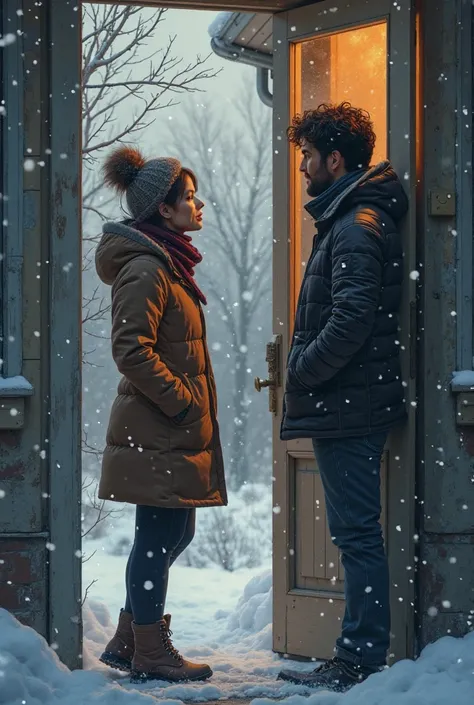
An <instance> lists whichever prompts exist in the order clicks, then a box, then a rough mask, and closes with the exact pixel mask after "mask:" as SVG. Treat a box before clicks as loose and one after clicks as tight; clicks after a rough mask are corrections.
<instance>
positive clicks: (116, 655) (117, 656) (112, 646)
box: [99, 610, 135, 671]
mask: <svg viewBox="0 0 474 705" xmlns="http://www.w3.org/2000/svg"><path fill="white" fill-rule="evenodd" d="M132 620H133V617H132V615H131V614H130V613H129V612H125V611H124V610H121V611H120V615H119V620H118V624H117V629H116V631H115V634H114V636H113V637H112V639H111V640H110V641H109V643H108V644H107V646H106V647H105V649H104V653H103V654H102V656H101V657H100V659H99V660H100V661H102V663H105V665H106V666H110V667H111V668H117V669H118V670H119V671H130V669H131V668H132V657H133V653H134V651H135V638H134V636H133V629H132Z"/></svg>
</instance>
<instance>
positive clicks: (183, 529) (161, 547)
mask: <svg viewBox="0 0 474 705" xmlns="http://www.w3.org/2000/svg"><path fill="white" fill-rule="evenodd" d="M195 527H196V510H195V509H164V508H162V507H147V506H143V505H137V511H136V522H135V540H134V543H133V547H132V550H131V552H130V557H129V559H128V563H127V569H126V571H125V582H126V585H127V599H126V601H125V611H126V612H129V613H131V614H132V615H133V619H134V621H135V623H136V624H153V623H154V622H158V621H159V620H160V619H162V618H163V613H164V609H165V600H166V591H167V589H168V573H169V569H170V566H171V565H172V564H173V563H174V562H175V560H176V559H177V558H178V556H179V555H180V554H181V553H182V552H183V551H184V549H185V548H186V547H187V546H189V544H190V543H191V541H192V540H193V538H194V531H195Z"/></svg>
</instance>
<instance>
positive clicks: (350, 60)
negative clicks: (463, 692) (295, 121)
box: [273, 0, 416, 658]
mask: <svg viewBox="0 0 474 705" xmlns="http://www.w3.org/2000/svg"><path fill="white" fill-rule="evenodd" d="M273 42H274V47H275V54H274V71H275V80H274V144H275V149H274V152H275V156H274V258H273V262H274V265H273V266H274V292H273V305H274V316H273V321H274V333H275V334H277V335H279V336H281V338H280V339H281V345H280V354H281V364H282V365H283V367H284V361H285V360H286V356H287V353H288V347H289V342H290V338H291V332H292V326H293V319H294V312H295V308H296V300H297V296H298V292H299V287H300V284H301V278H302V275H303V273H304V267H305V264H306V262H307V260H308V256H309V252H310V250H311V244H312V238H313V235H314V224H313V222H312V221H311V219H309V218H308V217H307V216H306V212H305V211H304V209H303V206H304V204H305V202H306V201H307V200H308V197H307V196H306V193H305V189H304V184H303V183H302V181H301V176H300V174H299V172H298V166H299V155H298V154H297V153H296V151H295V150H294V149H293V148H291V147H290V146H288V144H287V140H286V128H287V126H288V125H289V124H290V121H291V117H292V115H294V114H295V113H297V112H301V111H303V110H305V109H308V108H312V107H316V106H317V105H318V104H320V103H322V102H341V101H343V100H348V101H349V102H351V103H353V104H354V105H357V106H358V107H362V108H364V109H366V110H368V111H369V112H370V113H371V116H372V119H373V121H374V125H375V130H376V134H377V145H376V152H375V154H374V163H375V162H376V161H380V160H382V159H384V158H390V159H391V161H392V163H393V165H394V167H395V169H396V171H397V173H398V174H399V176H400V177H401V178H402V179H403V183H404V185H405V186H406V190H407V192H408V194H409V196H410V198H411V211H410V215H409V217H408V218H407V220H406V223H405V224H404V229H403V233H402V235H403V238H404V248H405V287H404V295H403V304H402V311H401V332H400V340H401V350H402V355H403V357H402V366H403V374H404V382H405V385H406V389H407V399H408V400H409V401H410V400H415V399H416V387H415V383H416V379H415V373H414V369H413V364H411V365H410V359H411V360H413V357H414V356H413V345H414V342H415V341H414V340H412V339H410V330H411V331H412V333H413V328H411V327H410V320H411V319H410V311H412V310H413V304H414V301H415V284H414V281H413V280H411V279H410V277H409V272H410V271H411V270H413V269H415V268H416V259H415V247H416V241H415V229H414V222H415V212H414V211H415V198H414V196H415V186H416V176H415V167H416V164H415V122H414V121H415V109H414V108H415V102H414V100H415V91H414V83H415V75H416V74H415V70H416V66H415V12H414V10H413V9H412V0H399V1H398V2H397V3H393V2H392V1H391V0H364V2H360V0H347V2H346V3H344V6H339V8H338V10H337V12H335V11H334V7H333V3H332V0H331V2H320V3H317V4H315V5H312V6H309V7H305V8H301V9H299V10H294V11H291V12H288V13H281V14H278V15H276V16H274V21H273ZM282 402H283V385H282V386H281V387H280V388H279V389H278V390H277V411H276V414H275V416H274V468H275V470H274V504H275V506H277V507H278V508H279V511H277V512H275V513H274V552H273V571H274V636H273V642H274V649H275V651H277V652H280V653H288V654H292V655H295V656H299V657H308V658H330V657H331V656H332V655H333V646H334V640H335V638H336V637H337V635H338V634H339V632H340V628H341V619H342V615H343V611H344V572H343V569H342V565H341V563H340V559H339V555H338V551H337V549H336V548H335V547H334V545H333V544H332V541H331V537H330V535H329V530H328V528H327V521H326V512H325V503H324V493H323V488H322V485H321V480H320V476H319V473H318V471H317V467H316V462H315V459H314V455H313V453H312V446H311V442H310V440H309V439H306V440H296V441H291V442H288V443H282V442H281V441H280V440H279V432H280V423H281V410H282ZM409 408H410V414H411V415H410V422H409V424H408V425H407V426H406V428H404V429H403V430H402V431H400V432H398V433H397V434H392V436H391V438H390V441H389V443H388V446H387V449H386V452H385V454H384V458H383V467H382V502H383V516H382V526H383V530H384V535H385V538H386V545H387V550H388V555H389V561H390V566H391V578H392V584H393V585H394V588H393V599H392V618H393V619H392V621H393V624H395V625H397V627H396V628H394V629H393V631H394V634H393V635H392V648H391V650H392V652H393V655H394V657H395V658H403V657H405V656H407V655H412V654H413V642H414V638H413V635H414V616H413V613H414V605H413V603H414V586H413V580H412V579H411V576H412V573H411V572H410V570H407V568H411V567H412V566H413V560H414V558H413V534H414V495H415V489H414V457H415V450H414V449H415V407H414V406H409ZM398 625H401V626H398Z"/></svg>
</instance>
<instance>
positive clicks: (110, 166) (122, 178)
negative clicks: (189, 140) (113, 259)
mask: <svg viewBox="0 0 474 705" xmlns="http://www.w3.org/2000/svg"><path fill="white" fill-rule="evenodd" d="M103 170H104V179H105V183H106V184H107V186H112V187H113V188H114V189H115V190H116V191H118V192H119V193H124V194H125V197H126V199H127V205H128V208H129V210H130V213H131V215H132V216H133V218H134V220H135V222H136V223H140V222H143V221H145V220H147V218H149V217H150V216H151V215H154V214H155V213H156V211H157V210H158V206H160V205H161V204H162V203H163V202H164V201H165V199H166V196H167V195H168V193H169V192H170V189H171V187H172V186H173V184H174V183H175V181H176V179H177V178H178V177H179V175H180V173H181V170H182V165H181V162H180V161H179V160H178V159H174V158H173V157H160V158H158V159H145V158H144V157H143V155H142V154H141V152H140V151H139V150H138V149H136V148H135V147H119V149H116V150H115V151H113V152H112V153H111V154H110V155H109V156H108V157H107V158H106V160H105V162H104V167H103Z"/></svg>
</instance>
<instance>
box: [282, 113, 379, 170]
mask: <svg viewBox="0 0 474 705" xmlns="http://www.w3.org/2000/svg"><path fill="white" fill-rule="evenodd" d="M287 135H288V139H289V141H290V142H292V143H293V144H295V145H297V146H298V147H301V144H302V142H303V140H306V141H307V142H309V143H310V144H311V145H313V147H315V148H316V149H317V150H318V152H320V154H321V156H322V157H323V158H324V159H326V157H328V156H329V155H330V154H331V152H334V151H338V152H340V153H341V155H342V157H343V158H344V162H345V167H346V169H347V171H355V170H356V169H361V168H364V169H366V168H367V167H368V166H369V165H370V160H371V159H372V155H373V153H374V147H375V132H374V125H373V122H372V120H371V119H370V115H369V113H368V112H367V111H366V110H361V109H360V108H354V107H353V106H352V105H351V104H350V103H348V102H344V103H341V104H340V105H329V104H327V103H322V104H321V105H318V107H317V108H316V110H306V111H305V112H304V113H303V114H302V115H295V117H294V118H293V120H292V123H291V125H290V127H289V128H288V130H287Z"/></svg>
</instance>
